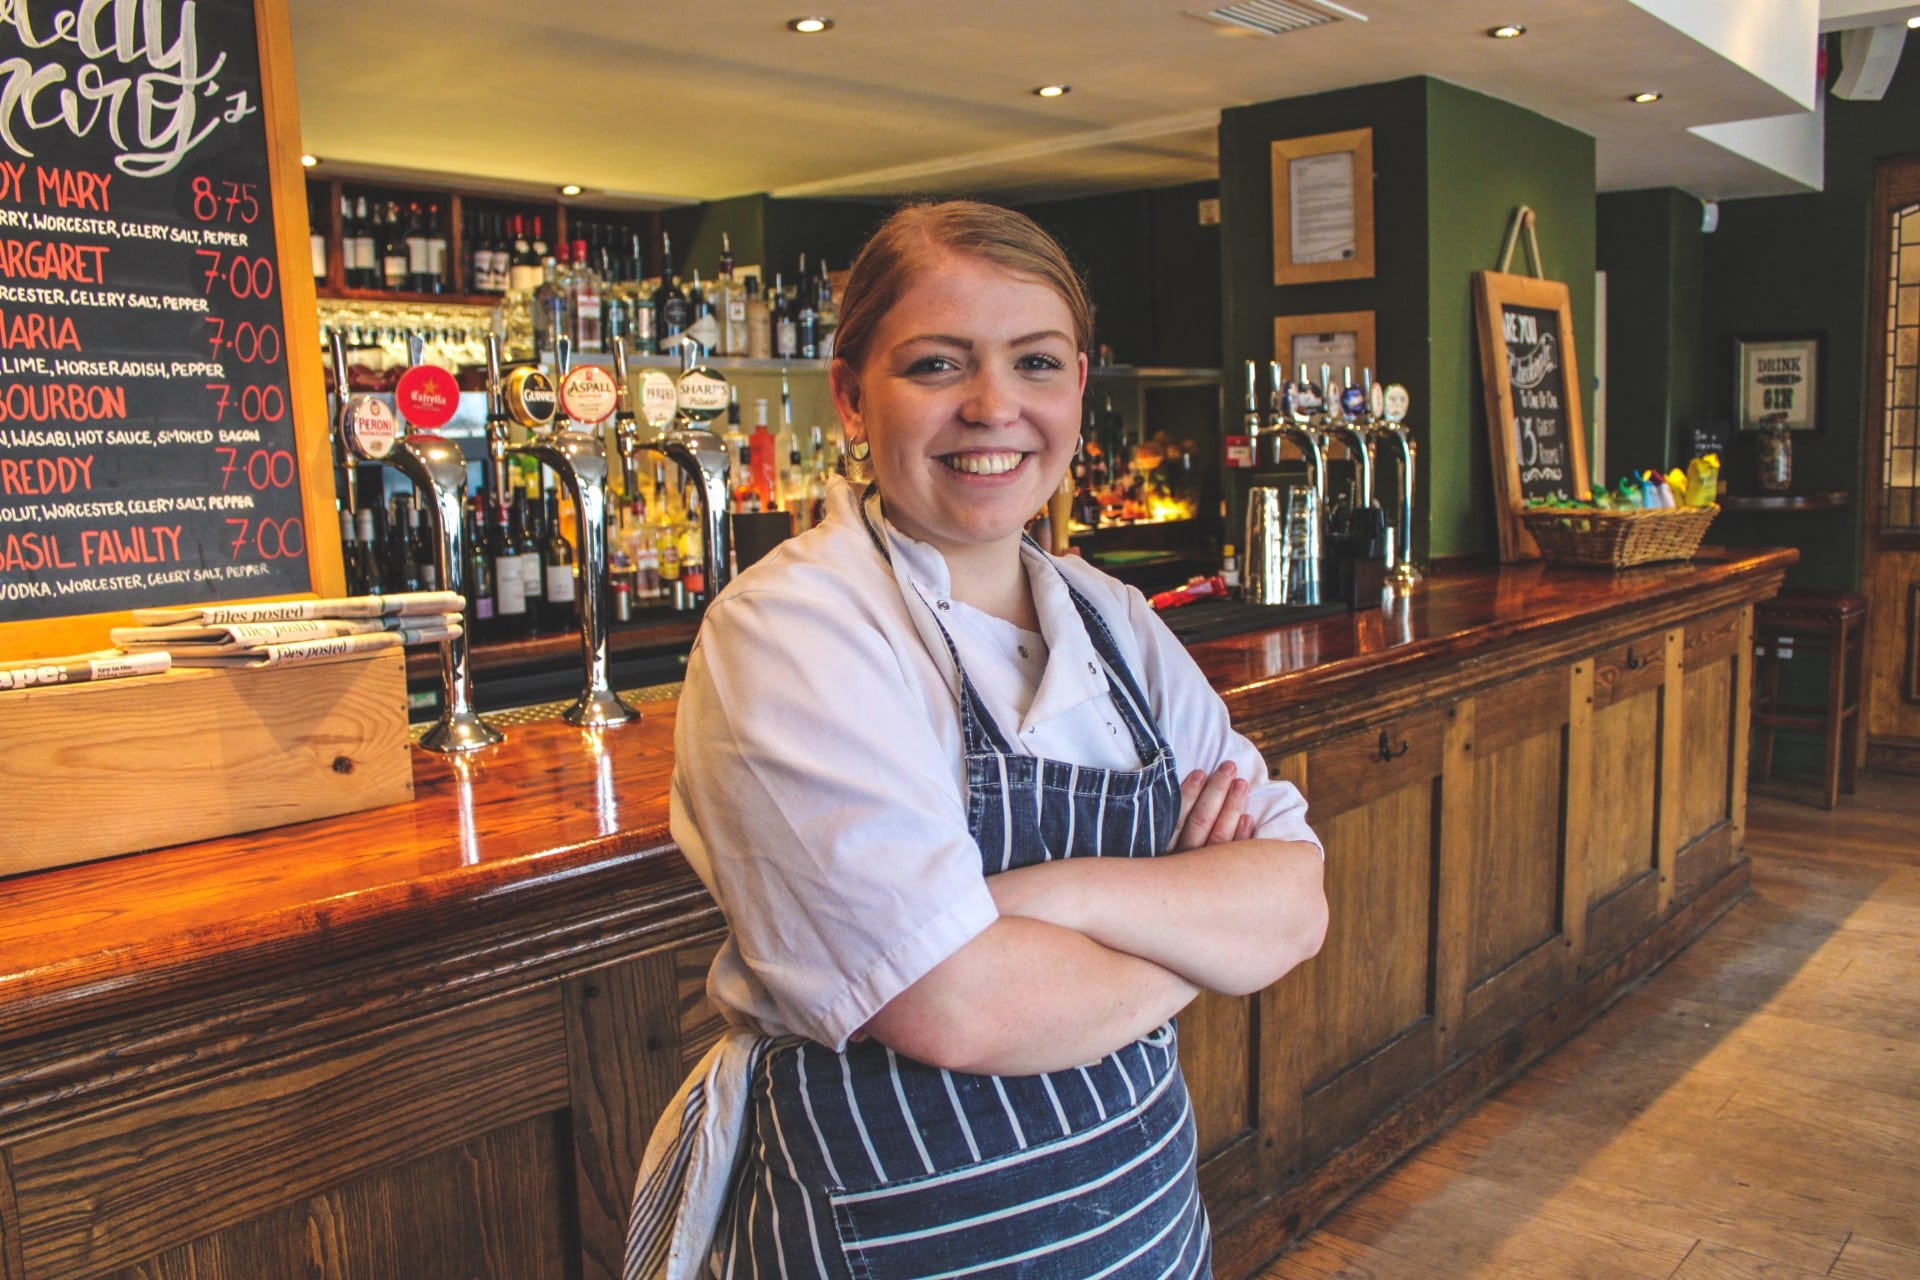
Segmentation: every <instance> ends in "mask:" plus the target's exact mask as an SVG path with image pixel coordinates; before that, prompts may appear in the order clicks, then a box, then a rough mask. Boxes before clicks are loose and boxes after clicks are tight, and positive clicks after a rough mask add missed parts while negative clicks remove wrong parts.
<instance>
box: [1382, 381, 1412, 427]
mask: <svg viewBox="0 0 1920 1280" xmlns="http://www.w3.org/2000/svg"><path fill="white" fill-rule="evenodd" d="M1385 399H1386V402H1387V412H1386V419H1387V421H1388V422H1404V421H1405V420H1406V417H1407V410H1408V409H1410V408H1412V407H1413V398H1412V397H1411V396H1409V395H1408V394H1407V389H1406V388H1405V387H1403V386H1401V385H1400V384H1399V383H1397V382H1396V383H1394V384H1393V385H1391V386H1389V387H1388V388H1387V392H1386V396H1385Z"/></svg>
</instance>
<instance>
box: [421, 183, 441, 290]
mask: <svg viewBox="0 0 1920 1280" xmlns="http://www.w3.org/2000/svg"><path fill="white" fill-rule="evenodd" d="M426 228H427V270H426V274H425V275H424V276H423V277H422V278H421V281H420V284H421V289H420V292H422V293H441V292H444V291H445V290H446V287H447V229H446V227H445V226H443V225H442V224H441V222H440V206H439V205H438V204H437V203H434V202H429V203H428V204H427V223H426Z"/></svg>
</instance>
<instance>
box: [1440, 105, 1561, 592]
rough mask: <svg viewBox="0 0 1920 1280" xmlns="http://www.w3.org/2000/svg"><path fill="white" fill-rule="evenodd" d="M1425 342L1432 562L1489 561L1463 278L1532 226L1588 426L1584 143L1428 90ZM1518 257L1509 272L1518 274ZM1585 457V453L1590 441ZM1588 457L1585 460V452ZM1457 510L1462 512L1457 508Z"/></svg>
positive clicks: (1489, 517)
mask: <svg viewBox="0 0 1920 1280" xmlns="http://www.w3.org/2000/svg"><path fill="white" fill-rule="evenodd" d="M1426 84H1427V86H1428V115H1427V139H1428V152H1427V163H1428V168H1429V172H1430V173H1431V174H1432V177H1433V181H1432V183H1431V185H1430V187H1429V193H1430V194H1429V201H1430V205H1429V207H1430V213H1429V215H1428V225H1427V248H1428V258H1427V291H1428V297H1429V299H1430V300H1431V305H1430V307H1429V309H1428V312H1427V322H1428V332H1429V333H1431V334H1432V335H1433V337H1432V341H1433V347H1432V350H1431V352H1430V353H1429V359H1430V367H1431V370H1432V372H1431V378H1432V393H1431V394H1432V399H1431V401H1430V403H1431V406H1432V408H1431V410H1430V412H1431V414H1432V431H1433V441H1434V445H1433V447H1432V448H1430V449H1428V450H1427V453H1426V455H1425V458H1424V461H1425V464H1426V466H1425V470H1424V474H1423V475H1422V480H1423V481H1424V482H1425V483H1426V492H1427V495H1428V499H1429V510H1430V512H1431V515H1430V517H1429V520H1430V536H1431V538H1432V546H1433V553H1434V554H1435V555H1447V554H1453V553H1460V552H1480V551H1492V550H1495V549H1496V548H1497V547H1498V545H1499V534H1498V532H1497V530H1496V528H1495V525H1494V514H1493V513H1494V504H1493V479H1492V476H1493V462H1492V458H1491V454H1490V451H1489V447H1488V444H1487V429H1486V411H1485V409H1484V407H1483V406H1484V403H1485V401H1484V400H1483V394H1484V393H1483V392H1482V390H1481V386H1480V364H1479V357H1478V355H1477V348H1476V346H1475V338H1474V322H1473V284H1472V279H1473V273H1474V272H1476V271H1485V270H1490V269H1492V268H1493V267H1495V266H1496V265H1498V262H1499V258H1500V246H1501V243H1502V241H1503V240H1504V238H1505V236H1506V231H1507V223H1508V221H1509V219H1510V218H1511V217H1512V215H1513V210H1514V207H1515V206H1517V205H1523V204H1524V205H1528V206H1530V207H1531V208H1532V209H1533V211H1534V213H1535V215H1536V216H1537V218H1538V237H1539V241H1540V253H1541V256H1542V257H1543V258H1544V259H1545V264H1544V265H1545V274H1546V277H1547V278H1548V279H1549V280H1558V281H1561V282H1562V283H1564V284H1565V285H1566V286H1567V293H1568V296H1569V298H1570V300H1571V302H1572V306H1573V333H1574V348H1575V356H1576V359H1577V361H1578V364H1579V372H1580V404H1581V420H1582V421H1583V422H1584V423H1587V424H1588V425H1589V426H1591V424H1592V422H1593V374H1594V354H1593V353H1594V340H1593V336H1594V335H1593V327H1594V279H1593V272H1594V179H1593V174H1594V150H1593V139H1592V138H1589V137H1588V136H1586V135H1585V134H1583V133H1580V132H1578V131H1577V130H1574V129H1569V128H1568V127H1566V126H1565V125H1561V124H1556V123H1554V122H1553V121H1551V120H1548V119H1546V118H1545V117H1544V116H1537V115H1534V114H1533V113H1532V112H1530V111H1526V110H1523V109H1522V108H1520V107H1516V106H1513V105H1512V104H1511V103H1506V102H1501V101H1500V100H1499V99H1497V98H1489V97H1487V96H1486V95H1484V94H1479V93H1474V92H1471V91H1470V90H1466V89H1461V88H1458V87H1457V86H1454V85H1450V84H1447V83H1445V82H1444V81H1440V80H1429V81H1427V82H1426ZM1526 261H1527V260H1526V258H1525V256H1524V251H1522V250H1519V249H1516V250H1515V252H1514V259H1513V263H1512V265H1511V269H1512V270H1513V271H1514V272H1515V273H1516V274H1522V273H1524V272H1525V270H1526V265H1525V264H1526ZM1589 445H1591V441H1589ZM1588 456H1589V457H1591V456H1592V450H1591V447H1589V450H1588ZM1463 499H1464V500H1463Z"/></svg>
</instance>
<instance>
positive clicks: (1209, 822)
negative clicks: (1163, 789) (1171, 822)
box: [1172, 760, 1253, 852]
mask: <svg viewBox="0 0 1920 1280" xmlns="http://www.w3.org/2000/svg"><path fill="white" fill-rule="evenodd" d="M1238 774H1239V771H1238V770H1237V769H1235V768H1234V765H1233V761H1231V760H1228V761H1226V762H1225V763H1224V764H1222V765H1220V767H1219V768H1217V769H1215V770H1214V771H1213V772H1212V773H1211V774H1208V773H1205V772H1203V771H1202V770H1199V769H1195V770H1194V771H1193V772H1192V773H1190V774H1188V775H1187V776H1186V778H1185V779H1183V780H1182V781H1181V783H1180V822H1179V825H1178V826H1177V827H1175V828H1174V832H1173V846H1172V847H1173V849H1174V850H1175V851H1176V852H1178V851H1183V850H1187V849H1204V848H1206V847H1207V846H1208V845H1210V844H1227V843H1230V842H1231V841H1234V840H1247V839H1251V838H1252V836H1253V818H1252V817H1251V816H1250V815H1249V814H1248V813H1247V789H1248V788H1247V780H1246V779H1245V778H1242V777H1239V776H1238Z"/></svg>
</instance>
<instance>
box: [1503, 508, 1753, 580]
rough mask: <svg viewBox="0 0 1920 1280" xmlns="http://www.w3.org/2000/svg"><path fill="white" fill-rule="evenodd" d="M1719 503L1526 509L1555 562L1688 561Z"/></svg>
mask: <svg viewBox="0 0 1920 1280" xmlns="http://www.w3.org/2000/svg"><path fill="white" fill-rule="evenodd" d="M1718 514H1720V508H1719V507H1669V508H1666V509H1663V510H1658V511H1649V510H1644V509H1642V510H1636V511H1601V510H1598V509H1596V510H1592V511H1587V510H1567V509H1566V508H1553V507H1544V508H1538V509H1535V510H1530V511H1522V512H1521V513H1520V518H1521V519H1522V520H1523V521H1525V523H1526V526H1527V532H1528V533H1530V534H1532V535H1533V540H1534V541H1535V542H1537V543H1539V544H1540V554H1541V555H1542V556H1544V557H1546V559H1547V560H1548V561H1550V562H1552V563H1554V564H1586V565H1604V566H1606V567H1608V568H1613V569H1624V568H1626V567H1627V566H1628V565H1635V564H1652V563H1653V562H1655V561H1657V560H1685V559H1687V558H1689V557H1690V556H1692V555H1693V553H1694V552H1695V551H1698V550H1699V549H1700V539H1701V538H1703V537H1705V536H1706V532H1707V526H1708V525H1710V524H1712V523H1713V518H1714V517H1715V516H1716V515H1718Z"/></svg>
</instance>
